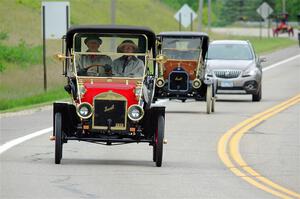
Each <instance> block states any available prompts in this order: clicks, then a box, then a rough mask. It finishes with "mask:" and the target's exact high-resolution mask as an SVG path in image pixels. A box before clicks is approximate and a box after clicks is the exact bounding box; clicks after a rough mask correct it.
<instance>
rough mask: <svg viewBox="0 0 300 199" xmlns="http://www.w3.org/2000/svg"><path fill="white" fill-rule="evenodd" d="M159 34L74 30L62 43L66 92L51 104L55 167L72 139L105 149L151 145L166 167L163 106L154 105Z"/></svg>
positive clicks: (139, 29)
mask: <svg viewBox="0 0 300 199" xmlns="http://www.w3.org/2000/svg"><path fill="white" fill-rule="evenodd" d="M155 43H156V36H155V34H154V32H153V31H152V30H150V29H149V28H147V27H135V26H96V25H95V26H74V27H71V28H70V29H69V30H68V31H67V33H66V36H65V37H64V38H63V40H62V49H63V52H62V54H58V55H57V57H58V58H59V59H60V60H62V62H63V69H64V70H63V71H64V72H63V74H64V75H65V77H66V80H67V85H66V86H65V90H66V92H68V93H69V94H70V97H71V103H66V102H55V103H54V105H53V126H54V132H53V136H52V137H51V140H55V163H56V164H60V162H61V159H62V152H63V145H64V144H65V143H67V142H68V141H70V140H77V141H86V142H92V143H99V144H105V145H115V144H125V143H142V142H144V143H149V144H150V145H151V146H153V161H154V162H155V163H156V166H158V167H160V166H161V164H162V155H163V143H164V128H165V107H163V106H155V107H151V106H150V105H151V102H152V99H153V94H154V87H155V71H156V69H155V66H156V64H155V61H158V62H159V61H160V60H159V58H158V59H156V58H155V55H156V51H155Z"/></svg>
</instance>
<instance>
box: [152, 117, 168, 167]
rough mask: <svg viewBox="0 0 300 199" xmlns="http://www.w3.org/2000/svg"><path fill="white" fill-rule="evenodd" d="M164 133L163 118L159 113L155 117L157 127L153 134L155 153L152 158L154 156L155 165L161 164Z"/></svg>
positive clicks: (159, 165)
mask: <svg viewBox="0 0 300 199" xmlns="http://www.w3.org/2000/svg"><path fill="white" fill-rule="evenodd" d="M164 133H165V120H164V117H163V116H162V115H159V116H158V118H157V129H156V132H155V136H154V148H155V154H154V156H153V158H154V157H155V165H156V166H157V167H161V165H162V158H163V145H164V143H163V141H164ZM154 148H153V149H154Z"/></svg>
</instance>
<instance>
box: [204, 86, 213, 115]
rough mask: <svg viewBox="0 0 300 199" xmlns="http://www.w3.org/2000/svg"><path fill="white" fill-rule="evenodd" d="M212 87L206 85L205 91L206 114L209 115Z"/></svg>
mask: <svg viewBox="0 0 300 199" xmlns="http://www.w3.org/2000/svg"><path fill="white" fill-rule="evenodd" d="M212 101H213V100H212V85H207V90H206V113H207V114H210V113H211V111H212V103H213V102H212Z"/></svg>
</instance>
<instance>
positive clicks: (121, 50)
mask: <svg viewBox="0 0 300 199" xmlns="http://www.w3.org/2000/svg"><path fill="white" fill-rule="evenodd" d="M127 45H130V46H132V47H133V49H134V52H136V51H137V50H138V47H137V45H136V44H135V43H134V42H133V41H132V40H124V41H123V42H122V43H121V44H120V45H119V46H118V48H117V52H121V53H122V52H124V47H125V46H127Z"/></svg>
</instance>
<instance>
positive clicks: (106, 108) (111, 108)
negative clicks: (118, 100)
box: [104, 104, 115, 113]
mask: <svg viewBox="0 0 300 199" xmlns="http://www.w3.org/2000/svg"><path fill="white" fill-rule="evenodd" d="M114 109H115V105H114V104H113V105H112V106H111V107H107V106H105V107H104V113H106V112H108V111H112V110H114Z"/></svg>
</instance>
